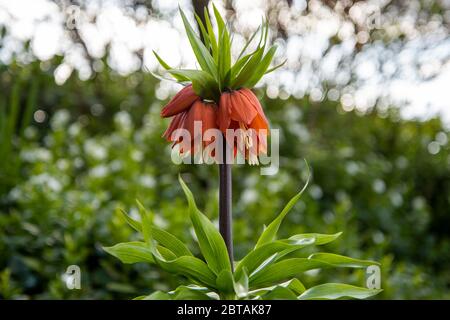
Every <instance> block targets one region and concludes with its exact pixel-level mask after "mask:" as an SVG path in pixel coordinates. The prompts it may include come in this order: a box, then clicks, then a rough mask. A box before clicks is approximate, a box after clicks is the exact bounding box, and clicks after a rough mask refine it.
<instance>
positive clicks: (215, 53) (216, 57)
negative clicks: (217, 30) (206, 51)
mask: <svg viewBox="0 0 450 320" xmlns="http://www.w3.org/2000/svg"><path fill="white" fill-rule="evenodd" d="M204 14H205V21H206V29H207V31H208V35H209V43H210V44H211V51H212V54H213V59H214V61H215V62H216V63H218V62H219V50H218V47H217V39H216V35H215V34H214V29H213V27H212V24H211V19H210V17H209V13H208V9H207V8H206V7H205V8H204Z"/></svg>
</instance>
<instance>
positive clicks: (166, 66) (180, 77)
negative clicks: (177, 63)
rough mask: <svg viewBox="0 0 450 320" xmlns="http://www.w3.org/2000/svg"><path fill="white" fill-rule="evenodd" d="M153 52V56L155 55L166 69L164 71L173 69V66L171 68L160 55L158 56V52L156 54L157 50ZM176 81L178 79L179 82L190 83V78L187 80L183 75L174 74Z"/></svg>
mask: <svg viewBox="0 0 450 320" xmlns="http://www.w3.org/2000/svg"><path fill="white" fill-rule="evenodd" d="M152 51H153V54H154V55H155V57H156V59H157V60H158V62H159V63H160V64H161V66H162V67H163V68H164V69H166V70H171V69H173V68H172V67H171V66H169V65H168V64H167V63H166V62H165V61H164V60H163V59H162V58H161V57H160V56H159V54H157V53H156V52H155V50H152ZM172 76H173V77H174V78H175V79H177V80H178V81H181V82H184V81H188V80H189V79H188V78H186V77H184V76H182V75H176V74H173V75H172Z"/></svg>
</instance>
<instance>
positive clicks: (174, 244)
mask: <svg viewBox="0 0 450 320" xmlns="http://www.w3.org/2000/svg"><path fill="white" fill-rule="evenodd" d="M119 212H120V213H121V217H123V218H124V219H125V221H126V222H127V223H128V224H129V225H130V226H131V227H132V228H133V229H135V230H136V231H138V232H142V227H141V223H140V222H139V221H137V220H135V219H133V218H131V217H130V215H128V214H127V213H126V212H125V211H124V210H122V209H120V210H119ZM151 234H152V236H153V239H154V240H156V242H158V243H160V244H161V245H163V246H164V247H166V248H168V249H169V250H170V251H172V252H173V253H174V254H175V255H176V256H177V257H181V256H192V253H191V251H190V250H189V249H188V248H187V247H186V245H185V244H184V243H183V242H182V241H181V240H179V239H178V238H177V237H175V236H174V235H173V234H171V233H169V232H167V231H165V230H163V229H161V228H158V227H156V226H152V227H151Z"/></svg>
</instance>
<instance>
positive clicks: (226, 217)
mask: <svg viewBox="0 0 450 320" xmlns="http://www.w3.org/2000/svg"><path fill="white" fill-rule="evenodd" d="M227 149H228V148H227V144H226V143H225V138H224V143H223V158H224V159H226V157H227ZM232 190H233V189H232V172H231V164H228V163H227V162H226V161H223V163H221V164H219V231H220V234H221V235H222V238H223V240H224V241H225V245H226V246H227V251H228V257H229V258H230V262H231V269H233V261H234V260H233V228H232V225H233V216H232V192H233V191H232Z"/></svg>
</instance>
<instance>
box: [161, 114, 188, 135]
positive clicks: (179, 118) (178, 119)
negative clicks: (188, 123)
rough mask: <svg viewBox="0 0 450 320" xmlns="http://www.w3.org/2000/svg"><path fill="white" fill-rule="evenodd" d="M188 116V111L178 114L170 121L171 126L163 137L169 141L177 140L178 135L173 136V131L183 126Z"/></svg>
mask: <svg viewBox="0 0 450 320" xmlns="http://www.w3.org/2000/svg"><path fill="white" fill-rule="evenodd" d="M185 117H186V112H182V113H179V114H177V115H176V116H175V117H173V119H172V120H171V121H170V124H169V127H168V128H167V129H166V131H165V132H164V134H163V137H164V138H166V139H167V141H175V140H177V139H176V137H172V133H173V132H174V131H175V130H176V129H179V128H182V127H183V120H184V118H185Z"/></svg>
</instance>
